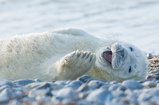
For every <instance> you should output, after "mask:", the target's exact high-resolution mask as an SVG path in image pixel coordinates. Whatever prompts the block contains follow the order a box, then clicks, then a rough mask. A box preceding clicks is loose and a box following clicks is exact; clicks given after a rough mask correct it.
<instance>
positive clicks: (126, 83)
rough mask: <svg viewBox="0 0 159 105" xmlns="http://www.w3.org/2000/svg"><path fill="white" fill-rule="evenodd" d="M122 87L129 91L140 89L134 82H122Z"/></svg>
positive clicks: (138, 84) (139, 85) (137, 83)
mask: <svg viewBox="0 0 159 105" xmlns="http://www.w3.org/2000/svg"><path fill="white" fill-rule="evenodd" d="M122 86H125V87H127V88H130V89H132V90H133V89H141V84H140V83H139V82H137V81H135V80H125V81H123V82H122Z"/></svg>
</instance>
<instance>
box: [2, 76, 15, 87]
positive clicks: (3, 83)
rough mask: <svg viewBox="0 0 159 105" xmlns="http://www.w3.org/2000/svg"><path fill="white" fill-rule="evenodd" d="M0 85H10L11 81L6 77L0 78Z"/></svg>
mask: <svg viewBox="0 0 159 105" xmlns="http://www.w3.org/2000/svg"><path fill="white" fill-rule="evenodd" d="M2 85H10V86H12V85H13V83H12V82H11V81H9V80H7V79H2V78H0V86H2Z"/></svg>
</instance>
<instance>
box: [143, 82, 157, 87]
mask: <svg viewBox="0 0 159 105" xmlns="http://www.w3.org/2000/svg"><path fill="white" fill-rule="evenodd" d="M156 85H157V83H156V82H154V81H146V82H144V83H142V86H145V87H150V88H151V87H156Z"/></svg>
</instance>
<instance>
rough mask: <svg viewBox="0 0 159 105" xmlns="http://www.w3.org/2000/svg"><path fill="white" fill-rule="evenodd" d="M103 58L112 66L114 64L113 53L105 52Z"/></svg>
mask: <svg viewBox="0 0 159 105" xmlns="http://www.w3.org/2000/svg"><path fill="white" fill-rule="evenodd" d="M103 58H104V59H105V60H106V61H107V62H109V63H110V64H112V51H105V52H103Z"/></svg>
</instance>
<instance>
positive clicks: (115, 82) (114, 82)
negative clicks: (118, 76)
mask: <svg viewBox="0 0 159 105" xmlns="http://www.w3.org/2000/svg"><path fill="white" fill-rule="evenodd" d="M117 83H118V82H117V81H111V82H110V84H117Z"/></svg>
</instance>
